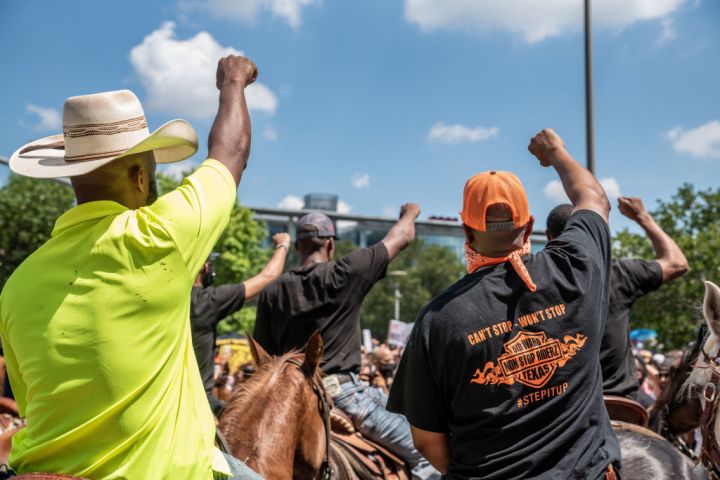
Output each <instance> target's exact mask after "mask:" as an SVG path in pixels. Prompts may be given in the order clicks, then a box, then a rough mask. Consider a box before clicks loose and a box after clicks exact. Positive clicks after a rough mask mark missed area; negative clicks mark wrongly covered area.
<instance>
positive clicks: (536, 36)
mask: <svg viewBox="0 0 720 480" xmlns="http://www.w3.org/2000/svg"><path fill="white" fill-rule="evenodd" d="M685 1H686V0H602V1H598V2H593V11H592V20H593V25H595V26H597V27H600V28H611V29H622V28H624V27H627V26H628V25H631V24H633V23H635V22H640V21H647V20H656V19H663V18H666V17H667V16H668V15H669V14H671V13H672V12H674V11H675V10H677V9H678V8H679V7H680V6H681V5H682V4H683V3H685ZM404 2H405V18H406V19H407V20H408V21H409V22H412V23H415V24H417V25H419V26H420V28H421V29H423V30H425V31H432V30H438V29H453V30H470V31H479V32H486V31H491V30H504V31H508V32H511V33H513V34H517V35H521V36H522V37H524V39H525V40H526V41H527V42H528V43H535V42H539V41H541V40H544V39H546V38H549V37H554V36H558V35H562V34H564V33H567V32H577V31H580V30H581V28H582V25H583V22H582V18H583V9H582V2H580V1H577V0H542V1H538V0H499V1H485V0H442V1H438V0H404Z"/></svg>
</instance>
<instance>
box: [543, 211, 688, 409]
mask: <svg viewBox="0 0 720 480" xmlns="http://www.w3.org/2000/svg"><path fill="white" fill-rule="evenodd" d="M618 209H619V210H620V213H622V214H623V215H625V216H626V217H627V218H629V219H630V220H633V221H634V222H635V223H637V224H638V225H639V226H640V227H641V228H642V229H643V230H644V231H645V233H646V234H647V236H648V238H649V239H650V241H651V242H652V245H653V249H654V250H655V259H654V260H643V259H640V258H614V259H613V261H612V274H611V277H610V278H611V280H610V308H609V312H608V318H607V323H606V325H605V332H604V333H603V338H602V345H601V347H600V363H601V365H602V373H603V393H604V394H605V395H615V396H620V397H626V398H629V399H631V400H635V401H637V402H639V403H640V404H642V405H643V406H644V407H646V408H647V407H650V406H651V405H652V403H653V401H654V400H653V399H652V398H651V397H650V396H649V395H647V394H646V393H644V392H643V391H642V390H640V385H639V383H638V379H637V376H636V370H637V369H636V368H635V358H634V357H633V352H632V347H631V345H630V310H631V309H632V306H633V304H634V303H635V301H636V300H637V299H638V298H640V297H642V296H643V295H647V294H648V293H650V292H653V291H655V290H657V289H658V288H660V287H661V286H662V285H664V284H666V283H670V282H672V281H674V280H675V279H677V278H680V277H681V276H683V275H684V274H685V272H687V270H688V263H687V260H686V259H685V255H683V252H682V250H680V247H679V246H678V245H677V243H675V241H674V240H673V239H672V238H671V237H670V235H668V234H667V233H665V232H664V231H663V229H662V228H661V227H660V226H659V225H658V224H657V223H656V222H655V220H654V219H653V217H652V216H651V215H650V214H649V213H648V212H647V210H645V207H644V206H643V203H642V200H640V199H639V198H631V197H620V198H618ZM571 213H572V205H559V206H557V207H555V208H554V209H553V210H552V211H551V212H550V215H549V216H548V219H547V230H546V233H547V237H548V240H553V239H554V238H557V237H558V236H560V234H561V233H562V231H563V230H564V229H565V225H566V224H567V222H568V219H569V218H570V215H571Z"/></svg>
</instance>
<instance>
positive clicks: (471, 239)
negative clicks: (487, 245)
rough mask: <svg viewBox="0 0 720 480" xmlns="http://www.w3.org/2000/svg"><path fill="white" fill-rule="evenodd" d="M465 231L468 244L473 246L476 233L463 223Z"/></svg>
mask: <svg viewBox="0 0 720 480" xmlns="http://www.w3.org/2000/svg"><path fill="white" fill-rule="evenodd" d="M463 230H465V240H467V243H468V244H469V245H472V243H473V242H474V241H475V232H474V231H473V229H472V228H470V227H468V226H467V225H465V224H464V223H463Z"/></svg>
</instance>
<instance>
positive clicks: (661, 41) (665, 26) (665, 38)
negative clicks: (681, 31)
mask: <svg viewBox="0 0 720 480" xmlns="http://www.w3.org/2000/svg"><path fill="white" fill-rule="evenodd" d="M661 25H662V30H661V31H660V38H658V41H657V44H658V45H661V46H662V45H665V44H667V43H670V42H672V41H673V40H675V39H676V38H677V31H676V30H675V22H673V19H672V18H663V20H662V23H661Z"/></svg>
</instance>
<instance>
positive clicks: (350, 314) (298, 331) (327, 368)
mask: <svg viewBox="0 0 720 480" xmlns="http://www.w3.org/2000/svg"><path fill="white" fill-rule="evenodd" d="M388 262H389V258H388V251H387V248H386V247H385V245H384V244H383V243H382V242H380V243H377V244H375V245H373V246H372V247H369V248H364V249H360V250H356V251H354V252H352V253H350V254H349V255H347V256H345V257H343V258H341V259H340V260H338V261H336V262H325V263H317V264H315V265H312V266H309V267H306V268H296V269H293V270H290V271H288V272H286V273H285V274H283V275H282V276H281V277H280V278H279V279H277V280H275V281H274V282H273V283H271V284H270V285H268V286H267V287H266V288H265V290H263V292H262V293H261V294H260V298H259V300H258V308H257V318H256V320H255V331H254V337H255V340H257V341H258V342H259V343H260V345H262V346H263V348H265V349H266V350H267V351H268V353H270V354H271V355H281V354H283V353H285V352H288V351H290V350H294V349H302V348H303V347H304V346H305V344H306V343H307V341H308V339H309V338H310V335H312V334H313V333H314V332H315V331H316V330H319V331H320V333H321V334H322V339H323V344H324V347H325V353H324V355H323V363H322V364H321V366H322V369H323V371H324V372H325V373H327V374H333V373H338V372H356V373H357V372H359V371H360V346H361V334H360V307H361V306H362V301H363V299H364V298H365V296H366V295H367V294H368V292H369V291H370V289H371V288H372V286H373V285H374V284H375V282H377V281H378V280H380V279H381V278H383V277H384V276H385V272H386V270H387V266H388Z"/></svg>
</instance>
